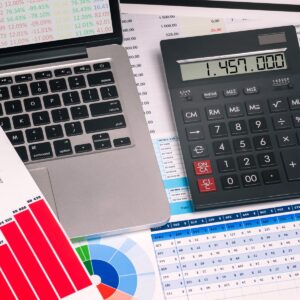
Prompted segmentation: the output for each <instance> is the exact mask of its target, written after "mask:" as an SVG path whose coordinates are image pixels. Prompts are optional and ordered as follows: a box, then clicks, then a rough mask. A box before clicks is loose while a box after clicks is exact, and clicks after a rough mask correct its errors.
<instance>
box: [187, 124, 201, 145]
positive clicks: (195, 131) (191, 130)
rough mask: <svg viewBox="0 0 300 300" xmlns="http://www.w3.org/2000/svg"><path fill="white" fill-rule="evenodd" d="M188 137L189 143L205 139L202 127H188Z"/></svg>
mask: <svg viewBox="0 0 300 300" xmlns="http://www.w3.org/2000/svg"><path fill="white" fill-rule="evenodd" d="M185 130H186V135H187V139H188V140H189V141H197V140H203V139H204V132H203V128H202V126H200V125H193V126H188V127H186V129H185Z"/></svg>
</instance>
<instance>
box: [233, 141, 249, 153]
mask: <svg viewBox="0 0 300 300" xmlns="http://www.w3.org/2000/svg"><path fill="white" fill-rule="evenodd" d="M233 148H234V151H235V152H236V153H240V152H247V151H251V149H252V146H251V142H250V139H249V138H243V139H235V140H233Z"/></svg>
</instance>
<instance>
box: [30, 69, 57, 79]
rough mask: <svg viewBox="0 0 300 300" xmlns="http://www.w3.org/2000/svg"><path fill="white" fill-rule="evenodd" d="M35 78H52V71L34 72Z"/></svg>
mask: <svg viewBox="0 0 300 300" xmlns="http://www.w3.org/2000/svg"><path fill="white" fill-rule="evenodd" d="M34 76H35V79H36V80H41V79H49V78H52V76H53V75H52V72H51V71H42V72H36V73H35V74H34Z"/></svg>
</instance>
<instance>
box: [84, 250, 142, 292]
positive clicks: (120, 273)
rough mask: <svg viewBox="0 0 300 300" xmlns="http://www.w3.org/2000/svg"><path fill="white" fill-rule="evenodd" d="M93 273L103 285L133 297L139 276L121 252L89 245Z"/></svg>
mask: <svg viewBox="0 0 300 300" xmlns="http://www.w3.org/2000/svg"><path fill="white" fill-rule="evenodd" d="M89 251H90V257H91V261H92V267H93V273H94V275H98V276H99V277H100V278H101V283H102V284H105V285H107V286H110V287H112V288H114V289H116V290H119V291H121V292H124V293H126V294H128V295H131V296H133V295H134V294H135V292H136V289H137V274H136V270H135V268H134V265H133V264H132V262H131V261H130V260H129V259H128V258H127V256H126V255H125V254H124V253H122V252H120V251H119V250H117V249H115V248H112V247H110V246H106V245H96V244H90V245H89Z"/></svg>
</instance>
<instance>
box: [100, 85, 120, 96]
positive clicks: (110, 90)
mask: <svg viewBox="0 0 300 300" xmlns="http://www.w3.org/2000/svg"><path fill="white" fill-rule="evenodd" d="M100 93H101V97H102V99H103V100H107V99H112V98H117V97H118V91H117V88H116V86H114V85H111V86H105V87H102V88H101V89H100Z"/></svg>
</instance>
